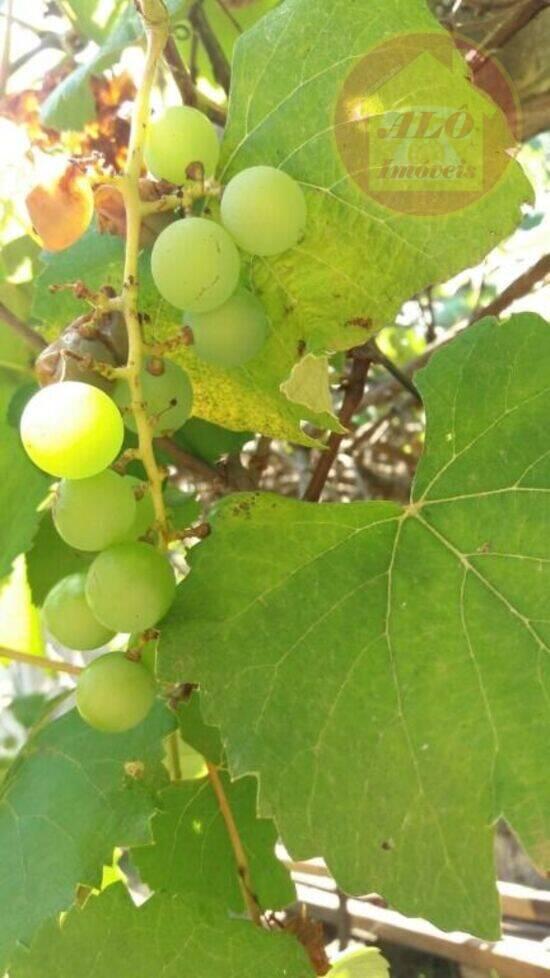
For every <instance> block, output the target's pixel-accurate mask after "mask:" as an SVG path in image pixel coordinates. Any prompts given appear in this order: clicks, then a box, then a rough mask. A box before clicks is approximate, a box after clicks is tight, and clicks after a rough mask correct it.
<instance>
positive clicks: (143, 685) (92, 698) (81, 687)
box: [76, 652, 156, 733]
mask: <svg viewBox="0 0 550 978" xmlns="http://www.w3.org/2000/svg"><path fill="white" fill-rule="evenodd" d="M155 693H156V688H155V681H154V679H153V677H152V676H151V673H150V672H148V671H147V669H145V668H144V666H142V665H141V663H140V662H132V660H131V659H127V658H126V656H125V655H124V653H123V652H107V653H106V655H102V656H100V658H99V659H95V660H94V661H93V662H90V664H89V665H88V666H86V668H85V670H84V672H82V673H81V674H80V676H79V677H78V683H77V687H76V705H77V709H78V712H79V713H80V716H81V717H82V719H83V720H85V721H86V723H87V724H89V726H90V727H93V728H94V729H95V730H101V731H102V733H123V732H124V731H125V730H131V729H132V728H133V727H137V726H138V724H139V723H142V722H143V720H145V718H146V716H147V714H148V713H149V711H150V710H151V707H152V706H153V703H154V702H155Z"/></svg>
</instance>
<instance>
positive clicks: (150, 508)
mask: <svg viewBox="0 0 550 978" xmlns="http://www.w3.org/2000/svg"><path fill="white" fill-rule="evenodd" d="M125 478H126V482H129V483H130V485H131V487H132V491H133V493H134V499H135V501H136V515H135V516H134V521H133V523H132V525H131V527H130V529H129V530H128V533H126V535H125V538H124V539H125V540H139V538H140V537H144V536H145V534H146V533H147V531H148V530H150V528H151V527H152V525H153V523H154V522H155V506H154V503H153V497H152V495H151V493H150V491H149V486H148V485H147V483H146V482H142V481H141V479H136V477H135V476H133V475H127V476H126V477H125ZM136 492H137V494H136Z"/></svg>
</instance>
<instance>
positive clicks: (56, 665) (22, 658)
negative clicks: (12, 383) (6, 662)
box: [0, 646, 83, 676]
mask: <svg viewBox="0 0 550 978" xmlns="http://www.w3.org/2000/svg"><path fill="white" fill-rule="evenodd" d="M0 659H11V661H12V662H23V663H24V664H25V665H26V666H36V668H37V669H50V670H51V671H52V672H67V673H69V675H71V676H78V675H80V673H81V672H83V668H82V666H74V665H72V663H70V662H58V661H57V659H46V658H45V657H44V656H41V655H32V654H31V653H30V652H16V651H15V649H6V648H4V647H3V646H0Z"/></svg>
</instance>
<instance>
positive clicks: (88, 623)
mask: <svg viewBox="0 0 550 978" xmlns="http://www.w3.org/2000/svg"><path fill="white" fill-rule="evenodd" d="M85 588H86V575H85V574H71V575H70V576H69V577H64V578H63V579H62V580H61V581H58V582H57V584H55V585H54V587H53V588H52V589H51V591H50V592H49V594H48V595H47V597H46V600H45V601H44V606H43V609H42V614H43V617H44V623H45V625H46V628H47V630H48V632H49V633H50V635H51V636H52V638H54V639H55V640H56V641H57V642H59V643H60V644H61V645H64V646H65V648H67V649H74V650H75V651H78V652H89V651H90V650H91V649H99V648H101V646H102V645H106V644H107V642H110V641H111V639H112V638H113V637H114V634H115V633H114V631H113V630H112V629H109V628H106V627H105V626H104V625H101V624H100V622H99V621H98V620H97V618H96V617H95V615H94V614H93V612H92V610H91V608H90V606H89V604H88V602H87V601H86V593H85Z"/></svg>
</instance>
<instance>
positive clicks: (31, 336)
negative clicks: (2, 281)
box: [0, 302, 47, 352]
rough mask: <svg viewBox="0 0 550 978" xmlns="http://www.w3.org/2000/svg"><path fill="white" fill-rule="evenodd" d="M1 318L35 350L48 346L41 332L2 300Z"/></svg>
mask: <svg viewBox="0 0 550 978" xmlns="http://www.w3.org/2000/svg"><path fill="white" fill-rule="evenodd" d="M0 320H1V321H2V322H4V323H5V324H6V326H9V328H10V329H11V330H12V332H14V333H17V335H18V336H20V337H21V339H23V340H25V343H28V345H29V346H30V347H32V348H33V350H38V352H40V351H41V350H43V349H44V348H45V347H46V346H47V343H46V341H45V340H44V339H43V338H42V336H40V333H37V332H35V330H34V329H32V327H31V326H28V325H27V323H24V322H23V320H22V319H19V316H16V315H15V314H14V313H13V312H11V310H10V309H8V307H7V306H5V305H4V303H3V302H0Z"/></svg>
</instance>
